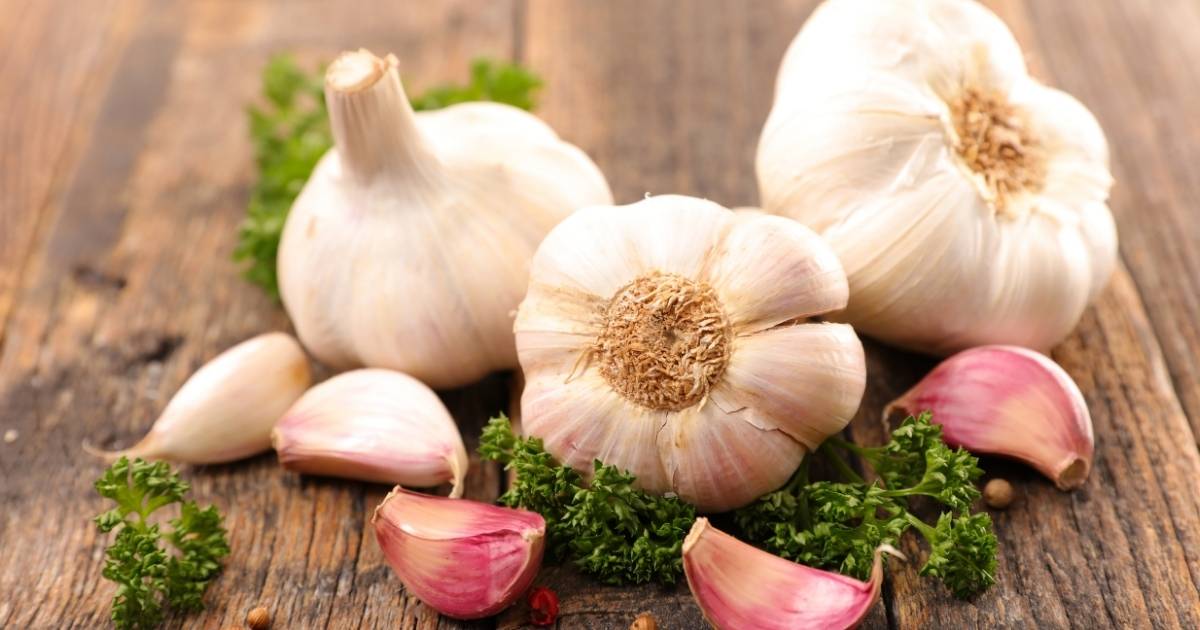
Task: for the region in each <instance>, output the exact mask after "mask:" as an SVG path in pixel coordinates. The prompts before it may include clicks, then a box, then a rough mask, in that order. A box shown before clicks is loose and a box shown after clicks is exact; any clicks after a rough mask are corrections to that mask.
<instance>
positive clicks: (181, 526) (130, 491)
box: [95, 457, 229, 629]
mask: <svg viewBox="0 0 1200 630" xmlns="http://www.w3.org/2000/svg"><path fill="white" fill-rule="evenodd" d="M188 489H189V486H188V484H187V482H185V481H183V480H181V479H180V478H179V475H177V474H175V473H173V472H172V471H171V468H170V467H169V466H168V465H167V464H166V463H164V462H156V463H151V462H146V461H143V460H141V459H135V460H133V461H132V462H130V461H129V459H127V458H125V457H122V458H120V459H118V460H117V461H116V462H115V463H113V465H112V466H110V467H109V468H108V470H106V471H104V474H103V475H101V476H100V478H99V479H98V480H96V491H97V492H99V493H100V496H102V497H104V498H106V499H111V500H112V501H114V502H115V503H116V504H117V505H116V507H114V508H113V509H111V510H109V511H107V512H105V513H103V514H101V515H99V516H97V517H96V518H95V523H96V527H97V528H98V529H99V530H100V532H102V533H108V532H110V531H113V530H114V529H116V530H117V535H116V537H115V538H114V539H113V542H112V544H111V545H109V547H108V550H107V551H106V552H105V556H106V559H105V562H104V571H103V575H104V577H105V578H106V579H108V580H111V581H113V582H116V583H117V594H116V596H115V597H113V606H112V620H113V623H114V624H116V627H117V628H122V629H124V628H153V627H154V626H157V625H158V624H159V623H160V622H162V620H163V609H164V607H170V608H171V609H174V610H180V611H197V610H201V609H203V608H204V602H203V601H202V598H203V596H204V589H205V588H207V587H208V583H209V582H210V581H211V580H212V579H213V577H214V576H216V574H217V572H218V571H220V570H221V564H220V560H221V558H223V557H225V556H227V555H229V543H228V541H226V539H225V529H224V528H223V527H222V525H221V515H220V514H219V513H218V512H217V509H216V508H215V507H212V506H209V507H207V508H205V509H200V507H198V506H197V505H196V502H195V501H188V500H184V495H185V494H186V493H187V491H188ZM175 503H178V504H180V505H179V516H178V517H177V518H173V519H170V520H168V521H167V525H169V527H170V529H169V530H168V531H166V532H163V531H162V530H161V528H160V524H158V523H152V522H150V520H149V519H150V516H151V514H153V513H154V512H156V511H158V510H159V509H161V508H164V507H166V506H168V505H171V504H175ZM163 540H165V541H166V542H167V543H169V545H170V546H169V547H166V548H164V547H163V546H162V545H161V544H160V543H161V541H163ZM171 548H173V550H172V549H171Z"/></svg>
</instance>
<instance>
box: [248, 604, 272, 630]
mask: <svg viewBox="0 0 1200 630" xmlns="http://www.w3.org/2000/svg"><path fill="white" fill-rule="evenodd" d="M246 625H247V626H250V630H266V629H267V627H268V626H270V625H271V613H270V612H268V611H267V609H266V608H265V607H263V606H259V607H258V608H255V609H254V610H251V611H250V612H249V613H247V614H246Z"/></svg>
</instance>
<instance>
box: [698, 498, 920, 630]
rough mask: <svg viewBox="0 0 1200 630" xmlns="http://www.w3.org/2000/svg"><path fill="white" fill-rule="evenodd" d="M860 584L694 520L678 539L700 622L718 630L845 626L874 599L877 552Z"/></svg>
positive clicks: (879, 565)
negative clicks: (785, 558)
mask: <svg viewBox="0 0 1200 630" xmlns="http://www.w3.org/2000/svg"><path fill="white" fill-rule="evenodd" d="M883 552H887V553H890V554H893V555H896V556H898V557H900V558H903V557H904V556H903V555H901V554H900V552H898V551H896V550H895V549H892V548H891V547H890V546H888V545H882V546H880V548H879V549H876V550H875V564H874V566H873V567H872V568H871V579H870V581H868V582H862V581H859V580H856V579H854V578H851V577H846V576H844V575H840V574H838V573H832V572H830V571H822V570H820V569H814V568H812V567H806V566H804V565H802V564H796V563H795V562H791V561H789V560H784V559H783V558H780V557H779V556H775V555H772V554H770V553H767V552H766V551H763V550H761V549H757V548H755V547H753V546H751V545H749V544H747V543H744V542H742V541H740V540H738V539H736V538H734V537H733V536H730V535H729V534H726V533H724V532H722V531H720V530H718V529H716V528H714V527H712V526H711V525H709V523H708V519H706V518H698V519H696V522H695V524H693V525H692V531H691V532H689V533H688V535H687V538H685V539H684V541H683V570H684V573H686V574H687V580H688V586H690V587H691V589H692V596H693V597H695V598H696V602H697V603H698V604H699V605H700V609H701V610H702V611H703V612H704V618H705V619H707V620H708V622H709V623H711V624H712V625H713V626H715V627H716V628H717V629H718V630H740V629H741V628H756V629H760V630H807V629H820V630H835V629H838V628H853V627H854V626H856V625H857V624H858V623H859V621H861V620H862V618H863V617H864V616H866V614H867V611H869V610H870V609H871V606H873V605H874V604H875V601H876V600H877V599H879V587H880V585H881V584H882V583H883V561H882V555H881V554H882V553H883Z"/></svg>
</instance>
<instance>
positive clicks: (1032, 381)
mask: <svg viewBox="0 0 1200 630" xmlns="http://www.w3.org/2000/svg"><path fill="white" fill-rule="evenodd" d="M924 411H930V412H932V413H933V421H934V422H936V423H938V424H940V425H942V439H944V440H945V441H946V443H947V444H950V445H951V446H962V447H963V448H965V449H967V450H968V451H971V452H973V453H988V454H995V455H1004V456H1008V457H1012V458H1015V459H1018V460H1021V461H1023V462H1025V463H1027V464H1029V465H1031V466H1033V467H1034V468H1036V469H1037V470H1038V471H1040V472H1041V473H1042V474H1044V475H1046V476H1047V477H1049V478H1050V479H1052V480H1054V483H1055V484H1056V485H1057V486H1058V487H1059V488H1060V489H1063V490H1070V489H1073V488H1077V487H1079V486H1081V485H1083V483H1084V482H1085V481H1086V480H1087V476H1088V472H1089V471H1090V470H1091V467H1092V453H1093V450H1094V443H1095V438H1094V436H1093V432H1092V418H1091V415H1090V414H1089V413H1088V409H1087V403H1086V401H1085V400H1084V398H1083V394H1082V393H1081V392H1080V391H1079V387H1078V386H1076V385H1075V382H1074V381H1072V380H1071V377H1070V376H1069V375H1068V374H1067V373H1066V371H1065V370H1063V369H1062V368H1061V367H1059V365H1058V364H1057V363H1055V362H1054V361H1052V360H1050V359H1049V358H1047V357H1045V356H1043V355H1041V354H1038V353H1036V352H1033V351H1031V350H1026V349H1024V348H1018V347H1014V346H982V347H979V348H972V349H970V350H964V351H963V352H960V353H958V354H956V355H954V356H952V357H950V358H948V359H946V360H945V361H942V362H941V363H940V364H939V365H938V366H937V367H936V368H934V369H933V371H932V372H930V373H929V374H928V375H926V376H925V378H923V379H921V381H920V382H919V383H917V384H916V385H914V386H913V388H912V389H910V390H908V392H906V393H905V394H904V395H903V396H901V397H900V398H898V399H896V400H895V401H893V402H892V403H891V404H889V405H888V406H887V407H886V408H885V409H884V416H885V418H890V417H893V416H894V415H911V414H917V413H921V412H924Z"/></svg>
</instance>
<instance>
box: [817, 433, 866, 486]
mask: <svg viewBox="0 0 1200 630" xmlns="http://www.w3.org/2000/svg"><path fill="white" fill-rule="evenodd" d="M817 450H818V451H820V452H821V454H823V455H825V456H826V457H828V458H829V461H830V462H832V463H833V467H834V468H837V469H838V472H840V473H841V474H842V476H843V477H845V478H846V479H848V480H850V481H851V482H853V483H866V481H865V480H864V479H863V478H862V475H860V474H858V472H857V471H855V470H854V469H853V468H851V467H850V465H849V464H847V463H846V460H844V459H842V456H841V455H838V454H837V451H835V450H833V446H832V445H831V444H830V443H829V440H826V441H824V442H822V443H821V445H820V446H818V447H817Z"/></svg>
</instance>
